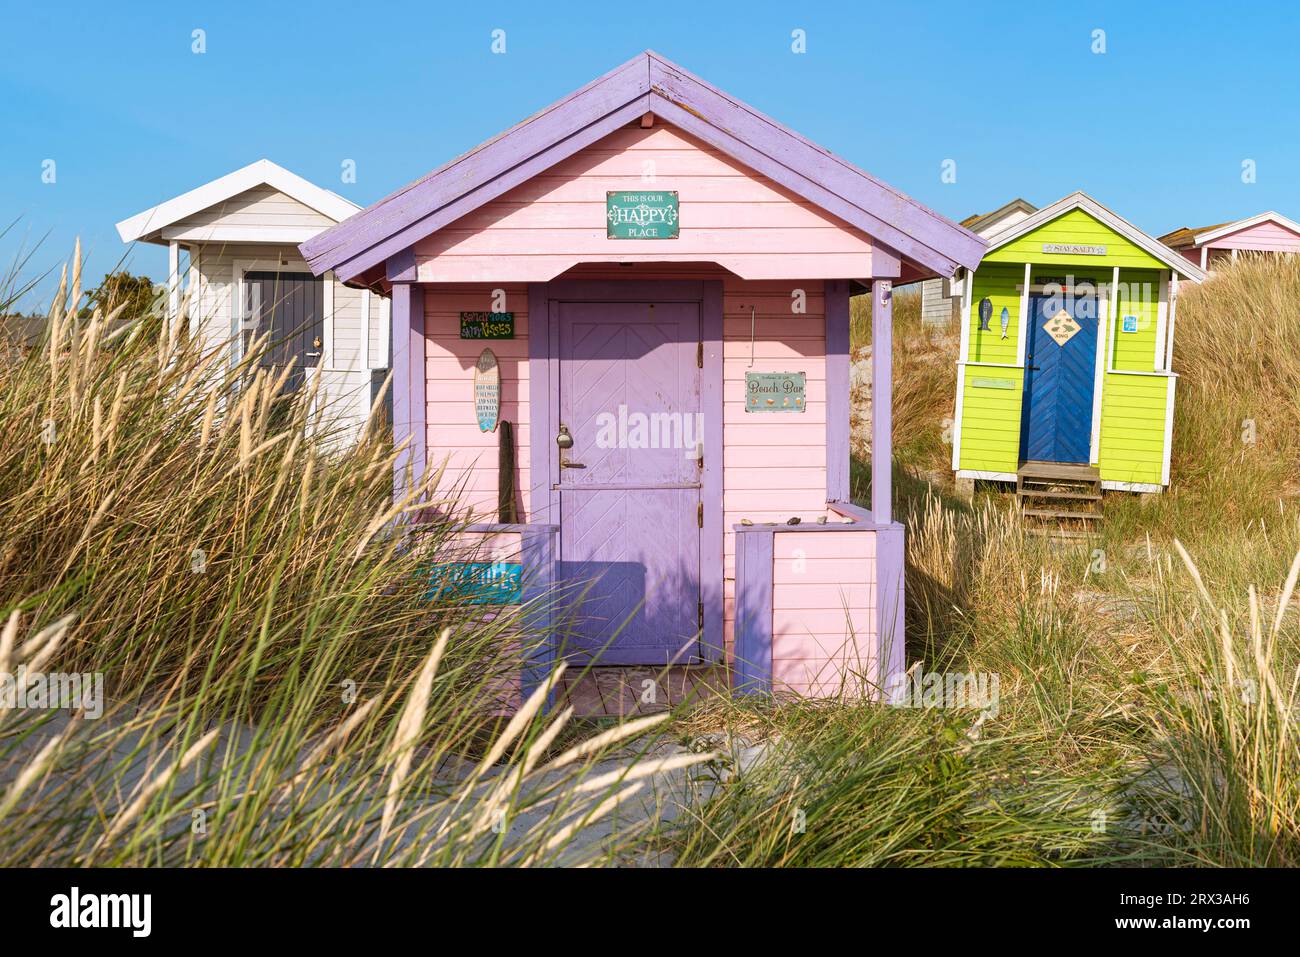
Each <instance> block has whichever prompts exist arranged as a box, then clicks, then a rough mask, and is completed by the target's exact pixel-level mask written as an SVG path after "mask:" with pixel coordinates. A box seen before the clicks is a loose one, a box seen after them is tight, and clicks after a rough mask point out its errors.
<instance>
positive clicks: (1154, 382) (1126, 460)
mask: <svg viewBox="0 0 1300 957" xmlns="http://www.w3.org/2000/svg"><path fill="white" fill-rule="evenodd" d="M1176 381H1177V380H1176V379H1174V378H1172V377H1169V376H1142V375H1123V374H1120V373H1115V372H1108V373H1107V374H1106V383H1105V386H1104V390H1103V392H1102V397H1101V448H1100V462H1099V463H1098V464H1099V466H1100V469H1101V478H1102V481H1103V482H1145V483H1150V484H1155V485H1158V484H1160V480H1161V473H1162V469H1163V466H1164V454H1165V410H1166V409H1167V407H1168V406H1167V402H1168V399H1169V390H1171V389H1173V388H1174V383H1175V382H1176Z"/></svg>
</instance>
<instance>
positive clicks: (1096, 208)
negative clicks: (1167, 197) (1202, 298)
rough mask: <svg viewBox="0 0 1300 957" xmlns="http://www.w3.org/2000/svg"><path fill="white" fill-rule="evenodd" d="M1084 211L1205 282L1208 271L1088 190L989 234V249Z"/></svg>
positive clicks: (1067, 197) (1178, 270)
mask: <svg viewBox="0 0 1300 957" xmlns="http://www.w3.org/2000/svg"><path fill="white" fill-rule="evenodd" d="M1075 209H1079V210H1083V212H1085V213H1087V214H1088V215H1089V216H1091V217H1092V218H1093V219H1095V220H1097V221H1098V222H1100V223H1103V224H1105V225H1106V226H1109V227H1110V228H1111V229H1113V230H1115V232H1117V233H1119V234H1120V235H1121V236H1123V237H1124V238H1125V239H1128V240H1129V241H1130V242H1132V243H1133V245H1135V246H1137V247H1139V248H1140V249H1142V250H1144V251H1146V252H1148V253H1150V254H1151V256H1153V257H1154V258H1155V259H1158V260H1159V261H1160V262H1162V263H1164V264H1165V265H1166V266H1168V267H1169V268H1170V269H1172V270H1174V271H1176V272H1177V273H1178V274H1179V275H1182V276H1186V277H1188V278H1189V279H1192V280H1195V281H1196V282H1204V281H1205V272H1204V271H1203V270H1202V269H1201V267H1200V266H1197V265H1196V264H1195V263H1191V262H1188V260H1187V259H1186V258H1184V257H1183V256H1182V255H1180V254H1179V253H1176V252H1174V251H1173V250H1172V249H1170V248H1169V247H1168V246H1166V245H1165V244H1164V243H1162V242H1160V240H1158V239H1156V238H1155V237H1154V236H1150V235H1148V234H1147V233H1144V232H1143V231H1142V230H1140V229H1138V228H1137V227H1136V226H1134V225H1133V224H1132V223H1130V222H1129V221H1128V220H1127V219H1124V218H1123V217H1122V216H1118V215H1116V214H1115V213H1113V212H1111V210H1109V209H1107V208H1106V207H1105V206H1103V205H1101V203H1099V202H1097V201H1096V200H1095V199H1093V198H1092V197H1091V196H1089V195H1088V194H1087V193H1084V192H1074V193H1071V194H1070V195H1069V196H1066V197H1065V198H1064V199H1060V200H1057V201H1056V202H1055V203H1053V204H1052V205H1051V206H1046V207H1044V208H1043V209H1040V210H1039V211H1038V212H1036V213H1034V214H1033V215H1031V216H1030V217H1029V218H1028V219H1022V220H1021V221H1020V222H1018V223H1015V224H1014V225H1012V226H1010V227H1008V228H1007V229H1004V230H1000V231H999V232H996V233H994V234H993V235H991V236H989V237H988V241H989V248H988V252H993V250H995V249H1000V248H1002V247H1003V246H1005V245H1006V244H1007V243H1009V242H1012V241H1013V240H1016V239H1019V238H1020V237H1021V236H1025V235H1027V234H1029V233H1032V232H1033V231H1034V230H1035V229H1037V228H1038V227H1039V226H1042V225H1043V224H1044V223H1050V222H1051V221H1052V220H1054V219H1057V218H1058V217H1060V216H1063V215H1065V214H1066V213H1068V212H1070V211H1071V210H1075Z"/></svg>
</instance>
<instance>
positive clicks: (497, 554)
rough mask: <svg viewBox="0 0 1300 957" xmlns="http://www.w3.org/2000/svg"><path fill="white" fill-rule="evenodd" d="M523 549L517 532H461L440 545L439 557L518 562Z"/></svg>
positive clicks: (468, 560)
mask: <svg viewBox="0 0 1300 957" xmlns="http://www.w3.org/2000/svg"><path fill="white" fill-rule="evenodd" d="M521 551H522V546H521V542H520V535H519V534H518V533H517V532H497V533H492V534H486V533H481V532H461V533H459V534H457V535H454V536H452V538H451V540H450V541H449V542H447V543H446V544H445V545H441V546H439V550H438V558H439V559H440V560H446V561H466V562H470V561H481V562H517V561H519V557H520V554H521Z"/></svg>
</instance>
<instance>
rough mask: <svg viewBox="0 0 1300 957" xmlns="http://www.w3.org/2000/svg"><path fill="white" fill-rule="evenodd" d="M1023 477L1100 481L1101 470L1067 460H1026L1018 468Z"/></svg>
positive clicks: (1018, 473) (1020, 475)
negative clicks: (1067, 461)
mask: <svg viewBox="0 0 1300 957" xmlns="http://www.w3.org/2000/svg"><path fill="white" fill-rule="evenodd" d="M1016 475H1017V476H1019V477H1020V478H1021V479H1040V480H1041V479H1056V480H1065V481H1074V482H1100V481H1101V472H1100V471H1099V470H1098V469H1095V468H1093V467H1092V466H1091V465H1073V464H1070V463H1066V462H1025V463H1024V464H1023V465H1021V466H1020V468H1019V469H1017V470H1016Z"/></svg>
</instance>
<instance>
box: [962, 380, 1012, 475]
mask: <svg viewBox="0 0 1300 957" xmlns="http://www.w3.org/2000/svg"><path fill="white" fill-rule="evenodd" d="M995 382H996V383H999V384H1001V383H1004V382H1005V383H1008V384H1009V385H1010V388H994V387H992V386H993V383H995ZM1024 384H1025V373H1024V370H1022V369H996V368H993V369H991V368H987V367H980V366H967V367H966V387H965V393H964V395H963V397H962V418H961V449H960V454H959V456H958V459H957V461H958V467H959V468H963V469H972V470H975V471H980V472H1014V471H1015V470H1016V469H1017V468H1019V467H1020V400H1021V396H1022V393H1023V391H1024Z"/></svg>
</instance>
